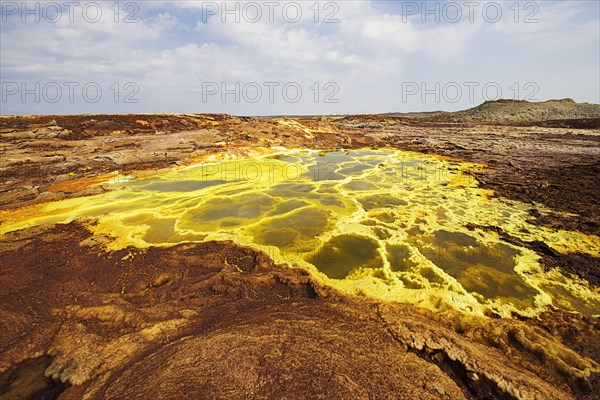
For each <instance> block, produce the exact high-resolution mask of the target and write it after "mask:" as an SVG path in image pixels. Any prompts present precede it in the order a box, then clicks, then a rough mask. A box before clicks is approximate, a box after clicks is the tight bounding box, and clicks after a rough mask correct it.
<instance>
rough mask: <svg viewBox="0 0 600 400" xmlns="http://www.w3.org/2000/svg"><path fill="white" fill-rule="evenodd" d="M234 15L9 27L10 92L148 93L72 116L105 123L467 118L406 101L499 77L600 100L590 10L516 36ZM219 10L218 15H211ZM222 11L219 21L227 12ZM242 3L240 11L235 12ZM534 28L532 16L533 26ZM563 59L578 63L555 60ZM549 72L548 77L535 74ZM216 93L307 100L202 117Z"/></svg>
mask: <svg viewBox="0 0 600 400" xmlns="http://www.w3.org/2000/svg"><path fill="white" fill-rule="evenodd" d="M221 3H222V2H190V1H180V2H160V1H153V2H148V3H139V4H140V6H141V10H140V12H139V13H138V15H137V17H138V18H139V22H138V23H122V22H119V23H117V24H115V23H114V21H113V20H112V16H113V14H112V13H111V11H110V10H108V7H109V6H111V5H112V3H103V5H104V7H105V8H104V11H105V14H104V17H105V18H103V19H102V20H101V21H100V22H98V23H89V22H86V21H85V20H83V19H82V18H76V20H75V21H74V22H73V23H71V22H69V21H68V20H67V19H66V18H63V19H61V20H60V21H59V22H57V23H55V24H52V23H45V22H43V21H42V22H41V23H37V24H36V23H25V24H23V23H20V21H19V20H18V19H15V18H13V19H11V20H9V21H8V23H6V24H4V23H3V27H2V35H1V38H0V44H1V49H0V56H1V69H2V79H3V80H13V81H19V80H27V81H36V80H37V81H40V82H44V81H60V80H62V81H80V82H88V81H95V82H102V83H103V84H104V85H106V86H110V85H111V83H113V82H131V81H133V82H136V83H137V84H138V85H139V87H140V96H141V99H140V100H141V101H140V103H139V104H137V105H135V106H132V105H124V104H117V105H114V104H113V105H110V104H104V103H102V104H96V105H90V104H81V105H80V104H70V105H68V107H69V110H73V109H77V107H81V108H82V109H85V110H88V111H89V110H95V112H104V111H106V112H108V111H112V110H114V109H119V110H122V109H123V108H126V109H129V110H131V111H161V110H164V111H194V110H198V111H201V110H206V109H208V108H210V111H222V112H230V113H259V114H280V113H286V112H293V113H298V114H302V113H320V112H323V113H330V112H377V111H393V110H398V111H402V110H407V109H411V110H415V109H440V108H459V107H464V106H471V105H473V104H468V103H465V102H464V101H463V102H461V103H457V104H454V103H446V104H422V103H420V102H418V101H417V102H415V103H411V104H405V103H403V102H402V96H401V93H400V92H399V88H401V86H402V82H406V81H410V82H412V81H415V82H421V81H427V82H449V81H455V80H456V79H459V78H460V79H463V80H477V79H480V80H481V79H484V78H485V77H486V73H487V76H489V77H488V78H487V79H495V80H499V81H500V80H502V81H506V82H514V81H519V82H526V81H531V80H534V79H535V80H536V81H539V82H540V83H543V84H544V85H545V86H546V89H547V92H548V93H553V94H554V93H556V92H557V91H563V90H565V89H564V88H565V87H568V88H570V92H569V93H566V92H565V93H564V95H562V97H575V98H576V99H578V100H582V101H583V100H585V101H596V102H598V101H600V98H599V97H600V93H597V91H596V92H595V91H594V90H593V89H590V85H591V86H592V87H594V84H598V78H597V77H595V78H594V76H593V75H594V73H595V74H596V75H597V72H598V68H600V66H599V65H598V51H597V48H598V43H599V42H600V38H599V37H598V36H599V35H600V34H599V33H598V29H597V26H598V23H599V21H598V19H597V17H593V14H590V10H589V8H590V7H592V9H593V10H596V11H597V8H598V6H597V5H595V6H594V5H590V4H591V3H590V2H583V3H586V4H584V5H580V4H577V5H573V2H568V3H567V2H559V3H556V4H555V3H553V4H547V3H543V4H542V3H540V11H539V12H538V13H537V14H536V15H535V17H536V18H538V19H539V22H538V23H537V24H524V23H515V22H514V20H513V18H512V15H510V14H506V15H505V18H503V19H502V20H500V21H499V22H497V23H489V22H487V21H485V20H484V19H482V18H481V17H479V18H476V20H475V21H474V23H469V22H468V21H461V22H459V23H456V24H452V23H443V22H442V23H431V21H429V22H426V23H422V22H421V19H420V16H419V15H416V16H411V17H410V18H403V17H402V16H401V15H399V14H398V10H397V9H390V8H389V7H392V6H393V4H391V3H388V4H387V5H388V6H389V7H388V9H385V10H383V9H382V8H381V7H379V6H377V5H376V4H374V3H371V2H366V1H350V2H337V3H333V2H321V3H320V4H319V7H318V10H319V12H318V14H316V11H315V8H314V6H313V4H314V3H313V2H302V3H298V4H301V6H302V18H300V19H299V21H298V22H296V23H291V22H289V20H290V15H285V14H283V13H282V12H283V9H284V8H283V7H284V6H283V5H280V6H278V8H276V9H275V13H274V14H273V16H274V20H273V21H272V22H271V21H269V18H268V10H267V8H265V7H263V9H262V12H263V14H262V18H261V19H260V20H259V21H258V22H254V23H252V22H249V21H247V20H244V18H241V20H240V22H237V23H236V22H235V18H234V17H233V16H232V15H231V14H227V13H225V14H224V17H223V15H222V14H223V13H222V11H223V10H222V9H220V7H221V6H220V5H221ZM257 3H258V4H263V3H262V2H257ZM209 4H210V7H212V8H207V7H209V6H208V5H209ZM215 4H216V5H217V6H218V8H219V9H217V10H215V9H214V7H213V6H214V5H215ZM235 4H236V3H235V2H229V3H228V6H227V7H229V8H228V9H229V10H231V9H232V7H233V6H234V5H235ZM243 4H244V3H240V7H243ZM327 4H334V5H337V6H339V9H336V8H335V7H332V6H327ZM511 4H512V3H511ZM311 7H312V8H311ZM586 7H587V8H586ZM593 7H596V8H595V9H594V8H593ZM207 10H209V11H211V13H210V14H211V15H207V14H206V11H207ZM202 11H204V14H203V13H202ZM212 11H216V12H215V13H213V12H212ZM333 12H335V13H334V14H333V15H331V17H333V18H335V19H337V20H339V22H338V23H324V22H323V20H324V19H325V17H326V16H327V15H330V14H332V13H333ZM123 14H124V13H121V17H123ZM524 15H526V13H524V11H523V10H521V14H520V17H521V18H522V17H523V16H524ZM317 17H318V22H317V23H315V18H317ZM223 19H224V21H225V22H223ZM190 20H192V21H193V22H192V23H190ZM574 48H575V49H577V50H578V51H577V54H574V50H573V49H574ZM594 48H595V49H596V50H594ZM556 54H569V57H562V58H561V59H560V60H558V61H555V59H554V58H555V57H556ZM515 55H518V56H519V57H520V58H518V59H516V58H514V56H515ZM498 60H505V61H500V63H499V61H498ZM502 62H505V65H502ZM540 64H543V65H544V70H538V69H534V66H539V65H540ZM572 64H577V65H578V66H579V68H580V69H579V73H578V75H577V76H571V75H569V74H565V72H564V71H566V70H567V71H568V68H570V66H571V65H572ZM581 65H583V66H584V67H581ZM557 75H558V76H562V77H563V79H564V80H565V81H564V82H561V84H560V85H554V84H553V83H552V81H553V80H555V79H556V76H557ZM584 79H585V80H586V82H583V80H584ZM207 81H211V82H212V81H214V82H226V83H228V84H232V83H233V82H241V83H242V84H244V83H247V82H259V83H263V82H273V81H277V82H280V83H281V84H282V85H283V84H285V83H286V82H290V81H294V82H299V83H300V84H301V85H302V87H303V88H304V91H305V93H306V95H305V96H304V97H303V101H302V102H299V103H297V104H294V103H289V102H285V101H275V102H274V103H273V104H271V103H268V102H267V103H264V102H262V103H260V104H250V103H247V102H246V103H244V101H242V102H240V103H235V102H233V103H231V102H227V103H225V104H222V103H215V104H211V105H207V104H199V105H198V104H197V103H196V100H197V98H196V97H187V95H185V94H186V93H188V94H189V93H200V92H201V89H202V84H203V82H207ZM315 82H318V83H319V85H320V90H321V92H322V91H323V85H324V84H326V83H327V82H335V83H336V84H337V85H338V86H339V88H340V93H339V96H338V97H339V100H340V101H339V103H337V104H323V103H322V102H317V103H315V102H314V100H313V99H312V94H313V93H312V91H311V90H312V89H310V87H311V85H312V84H314V83H315ZM565 82H566V84H565ZM596 87H597V85H596ZM561 93H562V92H561ZM578 96H580V98H578ZM47 106H48V110H49V111H48V112H67V110H63V109H62V108H60V107H62V106H61V105H47ZM27 107H28V104H10V108H11V109H12V110H17V111H18V112H25V113H26V112H28V111H27ZM40 107H41V108H43V105H40V106H39V107H38V108H40ZM93 107H96V109H94V108H93ZM101 107H107V108H101ZM144 107H146V108H144ZM4 108H5V107H4V105H3V109H4ZM57 110H58V111H57ZM3 112H5V111H4V110H3Z"/></svg>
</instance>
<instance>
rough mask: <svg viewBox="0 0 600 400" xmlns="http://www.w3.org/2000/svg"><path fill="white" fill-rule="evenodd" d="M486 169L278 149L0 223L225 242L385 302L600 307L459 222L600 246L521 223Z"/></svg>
mask: <svg viewBox="0 0 600 400" xmlns="http://www.w3.org/2000/svg"><path fill="white" fill-rule="evenodd" d="M481 168H482V166H480V165H476V164H469V163H458V162H453V161H448V160H444V159H441V158H439V157H434V156H427V155H423V154H417V153H408V152H400V151H394V150H358V151H335V152H317V151H299V150H298V151H287V152H283V153H281V154H278V155H275V156H265V157H259V158H255V159H244V160H235V161H231V160H230V161H221V162H215V163H209V164H201V165H195V166H190V167H185V168H180V169H178V170H174V171H171V172H167V173H163V174H159V175H155V176H153V177H150V178H145V179H129V178H127V177H120V178H118V179H115V180H113V181H112V182H111V183H110V186H111V188H112V189H113V190H111V191H109V192H106V193H104V194H101V195H97V196H92V197H85V198H76V199H68V200H62V201H58V202H53V203H47V204H44V205H42V206H36V207H35V212H34V211H32V209H31V208H29V209H27V210H16V211H13V212H5V213H4V215H3V221H4V222H3V225H2V230H3V232H6V231H13V230H17V229H22V228H25V227H28V226H32V225H37V224H42V223H57V222H61V223H64V222H69V221H71V220H74V219H78V218H97V221H98V223H97V224H94V225H91V229H92V230H93V231H94V232H95V233H96V234H97V235H105V236H110V237H111V238H112V241H111V242H109V243H108V244H107V249H108V250H115V249H117V248H123V247H126V246H129V245H135V246H138V247H148V246H156V245H168V244H174V243H181V242H186V241H203V240H228V239H230V240H234V241H236V242H239V243H242V244H247V245H251V246H253V247H256V248H259V249H262V250H264V251H266V252H267V253H269V255H270V256H271V257H273V258H274V259H275V260H276V261H278V262H281V263H288V264H290V265H292V266H297V267H302V268H306V269H308V270H310V271H311V272H313V274H314V275H315V276H316V277H317V278H319V279H321V280H323V281H325V282H327V283H328V284H330V285H334V286H336V287H337V288H339V289H341V290H343V291H346V292H350V293H355V294H363V295H367V296H372V297H376V298H379V299H382V300H390V301H402V302H410V303H413V304H417V305H421V306H423V307H427V308H431V309H435V310H444V309H447V308H454V309H459V310H462V311H464V312H468V313H474V314H482V313H484V312H485V311H486V310H493V311H495V312H497V313H499V314H501V315H503V316H508V315H510V314H511V312H513V311H518V312H520V313H522V314H527V315H533V314H535V313H537V312H539V311H541V310H543V309H544V308H545V307H546V306H547V305H549V304H552V305H554V306H556V307H559V308H562V309H566V310H571V311H578V312H581V313H585V314H598V313H600V293H599V292H598V290H597V289H592V288H590V287H589V286H588V285H587V284H586V283H585V282H583V281H581V280H579V279H577V278H575V277H572V276H567V275H565V274H563V273H561V272H559V271H557V270H553V271H550V272H544V271H543V270H542V268H541V266H540V264H539V256H538V255H537V254H536V253H534V252H533V251H531V250H528V249H526V248H521V247H518V246H515V245H512V244H509V243H506V242H504V241H502V240H501V239H500V238H499V237H498V235H497V234H496V233H494V232H493V231H492V230H483V229H481V230H480V229H475V230H469V229H467V225H468V224H469V223H470V224H473V225H476V226H491V227H500V228H502V229H503V230H504V232H506V233H507V234H509V235H512V236H514V237H518V238H520V239H522V240H525V241H530V240H541V241H544V242H545V243H547V244H548V245H549V246H551V247H553V248H554V249H556V250H557V251H560V252H583V253H587V254H592V255H595V256H599V255H600V239H599V238H598V237H596V236H589V235H584V234H582V233H580V232H572V231H564V230H551V229H548V228H544V227H539V226H536V225H533V224H530V223H529V222H528V220H529V219H530V211H531V208H532V206H531V205H527V204H523V203H519V202H515V201H509V200H506V199H499V198H492V197H489V194H490V193H489V192H487V191H485V190H482V189H480V188H478V185H477V181H476V180H475V179H474V178H472V176H471V175H469V174H467V173H465V172H466V171H468V170H478V169H481ZM536 209H537V210H538V211H541V212H542V213H544V212H548V211H549V210H545V209H544V208H543V207H541V206H536ZM473 225H471V226H473Z"/></svg>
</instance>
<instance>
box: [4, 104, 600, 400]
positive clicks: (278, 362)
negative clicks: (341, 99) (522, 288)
mask: <svg viewBox="0 0 600 400" xmlns="http://www.w3.org/2000/svg"><path fill="white" fill-rule="evenodd" d="M436 118H438V117H436V116H432V117H428V118H421V117H418V118H406V117H395V116H378V115H370V116H346V117H330V118H325V117H323V118H292V119H290V118H254V117H232V116H228V115H200V114H198V115H93V116H92V115H86V116H48V117H0V140H1V142H0V143H1V146H2V177H3V179H2V182H1V186H0V193H1V195H0V196H1V197H0V203H1V207H2V209H3V210H8V209H15V208H19V207H24V206H28V205H32V204H38V203H41V202H47V201H51V200H59V199H63V198H69V197H79V196H85V195H91V194H96V193H100V192H102V191H104V190H107V189H106V188H105V187H104V186H103V185H102V182H104V181H106V180H108V179H110V178H111V177H112V176H114V175H113V172H115V171H120V172H126V173H131V174H134V175H138V176H145V175H149V174H152V173H155V172H156V171H160V170H164V169H167V168H171V167H172V166H175V165H186V164H191V163H195V162H200V161H206V160H211V159H223V158H235V157H244V156H247V155H254V154H261V153H265V152H268V151H270V150H269V149H272V148H274V147H277V146H284V147H286V148H311V149H338V148H359V147H371V148H379V147H392V148H397V149H402V150H411V151H418V152H424V153H432V154H438V155H442V156H448V157H453V158H457V159H461V160H466V161H474V162H479V163H484V164H487V165H488V166H489V168H488V169H485V170H483V171H481V172H472V173H473V174H474V175H475V176H476V178H477V179H478V180H479V182H480V183H481V186H483V187H485V188H489V189H492V190H494V192H495V194H496V195H498V196H504V197H508V198H511V199H516V200H520V201H526V202H535V203H540V204H543V205H545V206H547V207H550V208H552V209H554V210H555V211H556V213H554V214H551V215H545V216H543V217H542V216H541V215H537V214H536V213H535V212H533V213H532V215H531V219H532V221H534V222H535V223H537V224H540V225H544V226H550V227H565V228H567V229H570V230H579V231H581V232H584V233H587V234H592V235H599V234H600V213H599V211H600V210H599V209H598V208H599V204H600V184H599V182H598V179H597V178H598V176H599V174H600V124H599V123H598V122H600V120H595V119H593V118H586V119H585V120H581V119H578V120H564V119H563V120H561V122H560V124H553V123H548V122H543V121H542V122H539V123H535V121H530V122H528V123H524V122H523V121H519V122H514V121H513V122H510V121H495V122H485V121H475V122H473V121H470V122H453V121H449V120H446V121H440V120H436ZM524 125H527V126H524ZM544 125H546V126H544ZM551 125H552V126H551ZM584 128H585V129H584ZM532 204H533V203H532ZM92 223H93V222H92ZM486 229H493V230H497V231H498V233H499V235H505V237H503V239H504V240H506V241H508V242H510V241H511V240H515V238H511V237H509V236H508V235H506V234H505V233H503V232H502V230H501V229H500V228H498V227H486ZM520 245H526V246H527V247H529V248H531V249H533V250H534V251H536V252H537V253H539V254H540V255H541V256H542V261H543V263H544V266H545V267H546V268H548V269H551V268H560V269H561V270H563V271H566V272H569V273H573V274H575V275H577V276H579V277H580V278H582V279H585V280H587V281H588V282H589V284H590V286H591V287H594V288H597V287H598V285H600V259H598V258H596V257H592V256H590V255H586V254H578V253H568V254H562V253H558V252H556V251H554V250H553V249H551V248H550V247H548V246H547V245H546V244H544V243H541V242H531V243H526V244H523V243H520ZM0 246H1V247H0V253H1V259H2V263H1V266H0V398H46V399H50V398H61V399H79V398H115V399H116V398H119V399H122V398H215V399H217V398H218V399H221V398H228V399H229V398H231V399H234V398H257V399H262V398H264V399H272V398H281V399H283V398H287V399H300V398H357V399H358V398H364V399H371V398H375V399H387V398H389V399H396V398H406V399H414V398H423V399H425V398H427V399H429V398H430V399H440V398H451V399H459V398H467V399H484V398H523V399H525V398H538V399H568V398H582V399H583V398H588V399H592V398H596V396H597V394H598V393H599V392H600V365H599V361H600V331H599V328H600V320H599V319H598V318H597V317H585V316H581V315H579V314H571V313H566V312H562V311H558V310H548V311H547V312H545V313H543V314H542V315H540V316H538V317H537V318H525V317H522V316H519V315H515V316H514V317H513V318H510V319H495V318H479V317H471V316H465V315H462V314H459V313H457V312H455V311H452V310H448V311H447V312H444V313H433V312H430V311H426V310H422V309H419V308H416V307H414V306H411V305H403V304H393V303H392V304H390V303H381V302H377V301H374V300H372V299H370V298H368V297H366V296H365V297H360V296H359V297H350V296H347V295H342V294H341V293H339V292H337V291H336V290H335V289H332V288H330V287H328V286H325V285H324V284H322V283H320V282H319V281H317V280H315V279H314V278H313V277H312V276H310V275H309V274H308V273H307V272H305V271H303V270H302V269H295V268H288V267H285V266H280V265H275V264H274V263H273V261H272V260H270V259H269V257H268V256H267V255H265V254H263V253H260V252H257V251H255V250H253V249H250V248H246V247H243V246H239V245H236V244H235V243H232V242H205V243H189V244H180V245H176V246H171V247H157V248H150V249H136V248H133V247H130V248H127V249H125V250H120V251H117V252H106V251H104V250H103V248H102V245H101V243H98V242H97V241H96V240H95V238H94V237H93V235H92V234H91V233H90V231H89V230H88V229H87V228H86V225H85V224H82V223H80V222H73V223H70V224H68V225H54V226H41V227H35V228H29V229H25V230H21V231H17V232H12V233H7V234H5V235H3V237H2V240H1V242H0Z"/></svg>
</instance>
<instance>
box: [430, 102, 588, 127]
mask: <svg viewBox="0 0 600 400" xmlns="http://www.w3.org/2000/svg"><path fill="white" fill-rule="evenodd" d="M598 118H600V104H590V103H576V102H575V101H574V100H572V99H562V100H548V101H543V102H539V103H532V102H529V101H525V100H495V101H486V102H485V103H483V104H480V105H478V106H477V107H473V108H470V109H468V110H463V111H456V112H449V113H443V114H435V115H432V116H430V117H427V119H428V120H429V121H436V122H438V121H439V122H488V123H510V124H514V123H531V122H538V121H540V122H541V121H557V120H579V119H598Z"/></svg>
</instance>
